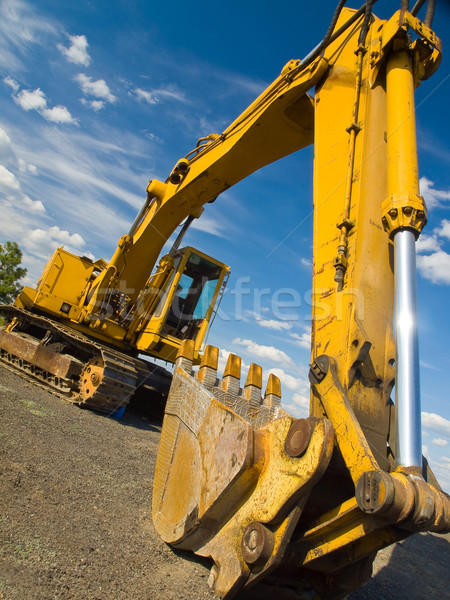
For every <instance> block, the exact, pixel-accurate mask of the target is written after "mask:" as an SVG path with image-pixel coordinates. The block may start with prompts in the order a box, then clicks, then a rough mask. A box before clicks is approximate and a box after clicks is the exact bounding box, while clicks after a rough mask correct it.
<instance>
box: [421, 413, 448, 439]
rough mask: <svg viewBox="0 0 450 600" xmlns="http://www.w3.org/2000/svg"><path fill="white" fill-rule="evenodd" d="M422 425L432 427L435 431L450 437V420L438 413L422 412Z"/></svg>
mask: <svg viewBox="0 0 450 600" xmlns="http://www.w3.org/2000/svg"><path fill="white" fill-rule="evenodd" d="M422 425H423V427H426V428H427V429H431V431H434V432H435V433H438V434H440V435H443V436H445V437H450V421H448V420H447V419H444V417H441V415H437V414H436V413H429V412H423V413H422Z"/></svg>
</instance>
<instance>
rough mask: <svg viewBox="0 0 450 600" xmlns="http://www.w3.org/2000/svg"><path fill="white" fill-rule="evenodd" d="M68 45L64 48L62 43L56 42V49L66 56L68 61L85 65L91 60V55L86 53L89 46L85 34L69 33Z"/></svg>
mask: <svg viewBox="0 0 450 600" xmlns="http://www.w3.org/2000/svg"><path fill="white" fill-rule="evenodd" d="M68 37H69V40H70V46H69V47H68V48H66V47H65V46H63V45H62V44H58V50H60V51H61V53H62V54H64V56H65V57H66V58H67V60H68V61H70V62H73V63H75V64H76V65H83V66H85V67H87V66H88V65H89V63H90V62H91V57H90V56H89V54H88V51H87V48H88V46H89V44H88V41H87V38H86V36H85V35H69V36H68Z"/></svg>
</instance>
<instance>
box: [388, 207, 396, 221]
mask: <svg viewBox="0 0 450 600" xmlns="http://www.w3.org/2000/svg"><path fill="white" fill-rule="evenodd" d="M397 215H398V211H397V209H396V208H391V210H390V211H389V216H390V217H392V219H396V218H397Z"/></svg>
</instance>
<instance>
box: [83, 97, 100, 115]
mask: <svg viewBox="0 0 450 600" xmlns="http://www.w3.org/2000/svg"><path fill="white" fill-rule="evenodd" d="M81 103H82V104H84V105H85V106H89V108H92V109H93V110H95V112H97V111H99V110H101V109H102V108H105V103H104V101H103V100H86V98H81Z"/></svg>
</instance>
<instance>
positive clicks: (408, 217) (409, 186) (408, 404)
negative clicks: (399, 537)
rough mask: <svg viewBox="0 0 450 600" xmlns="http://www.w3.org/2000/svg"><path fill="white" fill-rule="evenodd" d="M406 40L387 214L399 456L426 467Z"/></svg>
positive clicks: (392, 77)
mask: <svg viewBox="0 0 450 600" xmlns="http://www.w3.org/2000/svg"><path fill="white" fill-rule="evenodd" d="M402 44H403V45H404V47H403V48H398V50H397V51H394V52H392V53H391V54H390V55H389V57H388V59H387V65H386V95H387V156H388V167H387V168H388V170H387V174H388V177H387V181H388V199H389V206H388V212H387V213H386V215H385V218H386V217H389V216H391V218H392V219H393V221H392V226H391V237H392V239H393V240H394V255H395V267H394V268H395V275H394V281H395V313H394V322H395V334H396V354H397V357H396V364H397V374H396V381H395V396H396V409H397V452H396V462H397V464H398V465H399V466H402V467H421V466H422V441H421V437H422V435H421V412H420V379H419V343H418V335H417V294H416V249H415V241H416V238H417V237H418V235H419V233H420V231H421V229H422V227H423V225H424V217H425V211H426V208H425V205H424V203H423V198H422V197H421V196H420V192H419V175H418V165H417V141H416V126H415V115H414V89H415V84H414V69H413V61H412V56H411V54H410V51H409V49H408V47H407V39H406V38H400V39H398V40H397V47H398V46H399V45H400V46H402ZM420 219H422V220H421V221H420ZM419 221H420V224H419Z"/></svg>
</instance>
